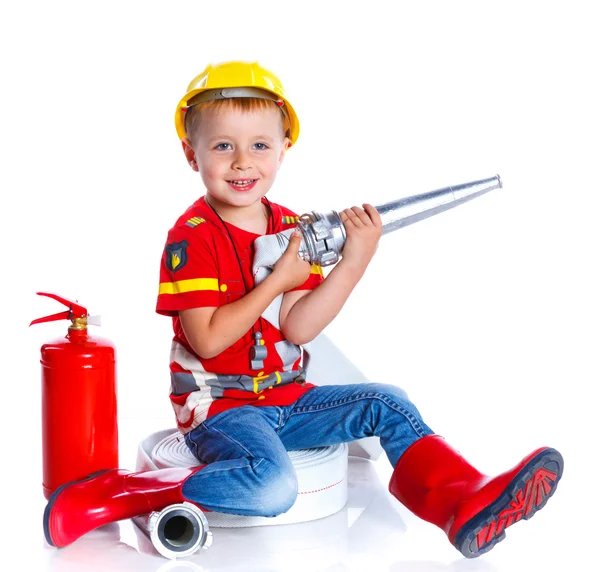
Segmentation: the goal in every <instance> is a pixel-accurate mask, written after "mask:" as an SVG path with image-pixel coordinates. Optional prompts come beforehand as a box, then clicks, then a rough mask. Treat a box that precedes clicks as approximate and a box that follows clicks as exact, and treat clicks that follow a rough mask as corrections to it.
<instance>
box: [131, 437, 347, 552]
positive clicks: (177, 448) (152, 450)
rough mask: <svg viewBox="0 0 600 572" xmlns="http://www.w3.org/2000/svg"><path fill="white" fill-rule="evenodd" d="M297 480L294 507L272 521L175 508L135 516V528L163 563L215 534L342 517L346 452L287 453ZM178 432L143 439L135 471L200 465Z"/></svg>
mask: <svg viewBox="0 0 600 572" xmlns="http://www.w3.org/2000/svg"><path fill="white" fill-rule="evenodd" d="M288 454H289V456H290V459H291V461H292V464H293V465H294V468H295V470H296V475H297V477H298V497H297V500H296V502H295V504H294V506H293V507H292V508H291V509H290V510H289V511H287V512H286V513H284V514H281V515H279V516H276V517H274V518H267V517H260V516H240V515H234V514H224V513H218V512H206V513H203V512H202V511H201V510H200V509H199V508H198V507H196V506H195V505H193V504H192V503H186V502H184V503H179V504H174V505H170V506H168V507H165V508H164V509H163V510H161V511H160V512H153V513H150V514H147V515H141V516H137V517H135V518H134V519H133V521H134V523H135V524H136V525H137V526H138V527H139V528H140V529H141V530H142V531H143V532H144V533H145V534H146V535H147V536H148V537H149V538H150V540H151V542H152V544H153V545H154V547H155V548H156V550H157V551H158V552H159V553H160V554H162V555H163V556H165V557H166V558H170V559H176V558H183V557H185V556H190V555H191V554H193V553H195V552H197V551H198V550H201V549H207V548H209V547H210V545H211V543H212V532H211V531H210V529H209V527H214V528H241V527H251V526H268V525H280V524H292V523H300V522H306V521H310V520H315V519H319V518H324V517H326V516H329V515H331V514H334V513H336V512H338V511H340V510H341V509H342V508H343V507H344V506H345V505H346V502H347V500H348V485H347V469H348V446H347V445H346V444H345V443H342V444H340V445H335V446H331V447H320V448H315V449H303V450H300V451H289V452H288ZM198 464H199V463H198V460H197V459H196V458H195V457H194V456H193V455H192V453H191V451H190V450H189V449H188V448H187V446H186V445H185V442H184V440H183V438H182V436H181V434H180V433H179V432H178V431H175V430H173V429H167V430H164V431H159V432H157V433H154V434H152V435H150V436H149V437H147V438H146V439H145V440H144V441H142V442H141V443H140V445H139V447H138V456H137V462H136V470H137V471H148V470H156V469H164V468H169V467H192V466H195V465H198Z"/></svg>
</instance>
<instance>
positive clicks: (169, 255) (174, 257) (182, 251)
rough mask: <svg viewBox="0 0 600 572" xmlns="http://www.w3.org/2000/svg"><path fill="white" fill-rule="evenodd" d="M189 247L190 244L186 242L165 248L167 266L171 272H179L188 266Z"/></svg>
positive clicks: (174, 243)
mask: <svg viewBox="0 0 600 572" xmlns="http://www.w3.org/2000/svg"><path fill="white" fill-rule="evenodd" d="M187 246H188V243H187V241H186V240H182V241H181V242H173V243H172V244H167V246H166V248H165V251H166V256H165V264H166V265H167V268H168V269H169V270H170V271H171V272H177V271H178V270H181V269H182V268H183V267H184V266H185V265H186V264H187V261H188V257H187Z"/></svg>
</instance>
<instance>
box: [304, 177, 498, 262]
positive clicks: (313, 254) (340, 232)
mask: <svg viewBox="0 0 600 572" xmlns="http://www.w3.org/2000/svg"><path fill="white" fill-rule="evenodd" d="M499 188H502V180H501V178H500V175H495V176H494V177H489V178H487V179H480V180H477V181H471V182H469V183H463V184H460V185H453V186H450V187H444V188H442V189H437V190H435V191H430V192H428V193H423V194H419V195H412V196H409V197H404V198H402V199H398V200H395V201H391V202H389V203H385V204H383V205H379V206H376V207H375V208H376V209H377V212H378V213H379V214H380V216H381V221H382V225H383V226H382V234H388V233H390V232H392V231H394V230H397V229H399V228H403V227H405V226H408V225H409V224H413V223H415V222H417V221H420V220H423V219H426V218H429V217H431V216H433V215H436V214H439V213H441V212H444V211H447V210H449V209H451V208H454V207H456V206H458V205H460V204H463V203H465V202H467V201H470V200H472V199H474V198H476V197H479V196H481V195H483V194H485V193H488V192H489V191H492V190H494V189H499ZM298 227H299V228H300V230H301V232H302V237H303V241H302V245H301V246H300V250H299V253H300V255H301V256H302V257H303V258H304V259H305V260H307V261H309V262H311V263H312V264H318V265H319V266H330V265H331V264H335V263H336V262H337V261H338V260H339V259H340V257H341V255H342V251H343V249H344V245H345V243H346V231H345V228H344V224H343V223H342V219H341V218H340V215H339V213H338V212H337V211H329V212H326V213H318V212H315V211H312V212H309V213H307V214H303V215H302V216H301V217H300V219H299V222H298Z"/></svg>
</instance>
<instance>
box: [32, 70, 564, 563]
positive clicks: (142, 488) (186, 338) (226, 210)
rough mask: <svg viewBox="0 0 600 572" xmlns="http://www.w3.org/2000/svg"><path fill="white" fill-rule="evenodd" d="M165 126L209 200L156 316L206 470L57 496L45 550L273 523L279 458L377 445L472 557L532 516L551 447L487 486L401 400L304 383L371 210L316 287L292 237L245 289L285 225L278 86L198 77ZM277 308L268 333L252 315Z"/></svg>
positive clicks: (165, 280)
mask: <svg viewBox="0 0 600 572" xmlns="http://www.w3.org/2000/svg"><path fill="white" fill-rule="evenodd" d="M175 121H176V127H177V131H178V134H179V136H180V139H181V141H182V146H183V151H184V154H185V157H186V160H187V162H188V164H189V165H190V167H191V168H192V169H193V170H194V171H197V172H198V173H199V174H200V175H201V177H202V180H203V183H204V185H205V187H206V195H205V196H203V197H201V198H200V199H199V200H198V201H196V202H195V203H194V204H193V205H192V206H191V207H190V208H189V209H188V210H187V211H186V212H185V213H184V215H183V216H182V217H180V219H179V220H178V221H177V223H176V224H175V226H174V227H173V228H172V229H171V231H170V232H169V235H168V238H167V244H166V247H165V251H164V253H163V258H162V263H161V270H160V276H161V278H160V289H159V296H158V303H157V311H158V312H159V313H161V314H165V315H168V316H172V318H173V327H174V332H175V337H174V340H173V345H172V350H171V401H172V404H173V407H174V410H175V413H176V418H177V424H178V427H179V429H180V431H181V432H182V433H184V434H185V441H186V443H187V445H188V446H189V448H190V449H191V450H192V452H193V453H194V455H195V456H196V457H197V458H198V459H199V460H200V462H201V463H203V465H202V466H200V467H194V468H189V469H166V470H161V471H151V472H146V473H137V474H130V473H127V472H126V471H119V470H113V471H107V472H105V473H102V474H100V475H96V476H92V477H90V478H88V479H86V480H84V481H80V482H77V483H74V484H72V485H68V486H66V487H65V488H62V489H59V490H58V491H56V492H55V493H54V495H53V496H52V497H51V499H50V501H49V503H48V508H47V509H46V513H45V517H44V525H45V531H46V537H47V539H48V541H49V542H50V543H51V544H54V545H56V546H64V545H66V544H68V543H70V542H72V541H73V540H75V539H76V538H78V537H79V536H81V535H82V534H84V533H85V532H87V531H89V530H92V529H93V528H95V527H97V526H100V525H101V524H104V523H106V522H110V521H112V520H119V519H123V518H128V517H131V516H135V515H137V514H142V513H147V512H151V511H154V510H161V509H162V508H164V507H165V506H167V505H169V504H173V503H176V502H182V501H183V500H186V501H188V502H193V503H195V504H197V505H198V506H199V507H200V508H203V509H205V510H214V511H219V512H227V513H234V514H242V515H252V516H275V515H277V514H280V513H282V512H285V511H286V510H288V509H289V508H290V507H291V506H292V505H293V503H294V501H295V499H296V495H297V482H296V476H295V472H294V468H293V466H292V464H291V462H290V459H289V456H288V454H287V451H288V450H294V449H306V448H312V447H320V446H326V445H332V444H336V443H340V442H346V441H353V440H355V439H360V438H363V437H367V436H373V435H377V436H379V437H380V439H381V445H382V447H383V449H384V450H385V452H386V454H387V456H388V459H389V460H390V463H391V464H392V466H393V467H394V472H393V475H392V479H391V482H390V492H391V493H392V494H393V495H394V496H395V497H396V498H397V499H398V500H400V501H401V502H402V503H403V504H404V505H405V506H407V507H408V508H409V509H410V510H411V511H413V512H414V513H415V514H416V515H418V516H420V517H421V518H423V519H425V520H427V521H429V522H432V523H434V524H436V525H437V526H439V527H440V528H442V529H443V530H444V532H446V534H447V535H448V538H449V540H450V542H451V543H452V544H453V545H454V546H455V547H456V548H457V549H458V550H460V551H461V553H462V554H463V555H464V556H466V557H468V558H472V557H476V556H479V555H480V554H483V553H484V552H487V551H488V550H490V549H491V548H493V546H494V545H495V544H496V543H497V542H498V541H500V540H502V539H503V538H504V536H505V532H504V531H505V529H506V528H507V527H509V526H510V525H512V524H513V523H514V522H516V521H518V520H519V519H521V518H526V519H527V518H530V517H531V516H533V514H534V513H535V512H536V511H537V510H539V509H540V508H542V507H543V506H544V505H545V503H546V501H547V499H548V498H549V497H550V496H551V495H552V494H553V492H554V490H555V487H556V485H557V483H558V480H559V479H560V477H561V475H562V466H563V461H562V457H561V455H560V453H558V452H557V451H555V450H554V449H550V448H547V447H544V448H540V449H538V450H536V451H534V452H533V453H531V454H530V455H529V456H527V457H526V458H525V459H523V460H522V461H521V462H520V463H519V464H518V465H517V466H516V467H514V468H513V469H511V470H509V471H507V472H506V473H503V474H502V475H500V476H498V477H495V478H491V477H487V476H485V475H482V474H481V473H479V472H478V471H477V470H476V469H475V468H473V467H472V466H471V465H470V464H469V463H467V462H466V461H465V460H464V459H463V458H462V457H461V456H460V454H459V453H458V452H457V451H455V450H454V449H452V448H451V447H450V446H449V445H448V444H447V443H446V442H445V441H444V440H443V438H441V437H440V436H438V435H435V434H434V433H433V431H432V430H431V429H430V428H429V427H428V426H427V425H426V424H425V423H424V421H423V419H422V418H421V415H420V414H419V412H418V410H417V409H416V407H415V406H414V405H413V404H412V403H411V402H410V401H409V400H408V398H407V396H406V394H405V393H404V391H402V390H401V389H399V388H397V387H395V386H391V385H384V384H375V383H371V384H356V385H336V386H323V387H319V386H315V385H313V384H311V383H307V382H306V381H305V379H304V374H303V370H302V367H301V361H302V359H301V358H302V356H301V350H300V347H299V346H300V345H301V344H304V343H307V342H309V341H310V340H312V339H314V338H315V337H316V336H317V335H318V334H319V333H320V332H321V331H322V330H323V328H324V327H325V326H326V325H327V324H329V323H330V322H331V320H332V319H333V318H334V317H335V316H336V315H337V313H338V312H339V311H340V309H341V308H342V306H343V305H344V303H345V301H346V300H347V298H348V296H349V295H350V293H351V291H352V289H353V288H354V286H355V285H356V284H357V283H358V281H359V280H360V278H361V277H362V275H363V273H364V272H365V270H366V268H367V266H368V264H369V262H370V260H371V258H372V257H373V255H374V253H375V250H376V246H377V243H378V240H379V238H380V236H381V221H380V218H379V214H378V213H377V211H376V210H375V209H374V208H373V207H372V206H371V205H368V204H365V205H363V207H364V209H361V208H358V207H352V208H349V209H345V210H344V211H342V212H341V218H342V221H343V223H344V227H345V229H346V233H347V241H346V244H345V247H344V252H343V258H342V260H341V261H340V262H339V263H338V264H337V265H336V266H335V267H334V268H333V269H332V271H331V272H330V274H329V275H328V277H327V279H323V276H322V274H321V272H320V269H319V268H315V267H311V265H310V264H309V263H307V262H305V261H304V260H302V259H301V258H299V256H298V249H299V246H300V241H301V238H300V235H299V233H298V232H296V233H294V234H293V235H292V238H291V240H290V244H289V246H288V248H287V250H286V252H285V253H284V254H283V256H282V257H281V258H280V259H279V261H278V262H277V263H276V264H275V266H274V268H273V272H272V273H271V274H270V275H269V276H268V277H267V278H266V279H265V280H264V281H262V282H261V283H260V284H258V285H257V286H256V287H254V283H253V276H252V259H253V243H254V240H255V239H256V238H257V237H258V236H260V235H264V234H271V233H277V232H279V231H281V230H284V229H285V228H289V227H291V226H294V225H295V222H296V220H297V217H296V215H295V213H293V212H291V211H289V210H288V209H285V208H284V207H281V206H279V205H276V204H273V203H271V202H270V201H268V200H267V199H266V196H265V195H266V194H267V192H268V191H269V189H270V188H271V186H272V184H273V182H274V180H275V177H276V174H277V171H278V169H279V167H280V165H281V163H282V161H283V159H284V157H285V153H286V151H287V149H288V148H289V147H291V146H292V145H293V144H294V143H295V141H296V139H297V137H298V133H299V125H298V119H297V117H296V114H295V112H294V109H293V107H292V106H291V104H290V103H289V101H288V100H287V99H286V97H285V94H284V92H283V89H282V87H281V83H280V82H279V80H278V78H277V77H276V76H274V75H273V74H272V73H271V72H269V71H268V70H265V69H264V68H262V67H261V66H259V65H258V64H257V63H253V64H249V63H243V62H228V63H224V64H220V65H218V66H209V67H208V68H207V69H206V70H205V71H204V72H203V73H202V74H200V75H199V76H198V77H197V78H195V80H193V81H192V83H191V84H190V87H189V88H188V93H187V94H186V95H185V96H184V98H183V99H182V100H181V102H180V103H179V105H178V108H177V112H176V118H175ZM280 295H283V298H282V302H281V308H280V311H279V319H278V320H274V321H275V322H276V324H273V323H271V322H270V321H269V320H266V319H265V318H263V317H262V315H263V313H264V312H265V310H266V309H267V308H268V307H269V306H270V305H271V303H272V302H273V301H274V300H275V299H276V298H277V297H279V296H280ZM317 381H318V380H317Z"/></svg>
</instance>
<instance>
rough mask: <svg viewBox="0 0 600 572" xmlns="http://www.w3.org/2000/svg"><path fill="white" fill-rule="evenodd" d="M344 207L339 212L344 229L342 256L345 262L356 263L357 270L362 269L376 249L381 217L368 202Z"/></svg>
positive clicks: (379, 236) (379, 234) (379, 235)
mask: <svg viewBox="0 0 600 572" xmlns="http://www.w3.org/2000/svg"><path fill="white" fill-rule="evenodd" d="M363 207H364V210H363V209H361V208H359V207H352V208H351V209H344V210H343V211H342V212H341V213H340V217H341V219H342V222H343V223H344V228H345V229H346V235H347V238H346V244H345V245H344V250H343V251H342V257H343V259H344V261H345V263H346V264H348V263H351V264H354V265H356V267H357V269H358V270H359V271H364V270H365V268H366V267H367V266H368V264H369V262H370V261H371V258H373V255H374V254H375V250H377V243H378V242H379V239H380V238H381V217H380V216H379V213H378V212H377V209H376V208H375V207H373V206H371V205H369V204H363Z"/></svg>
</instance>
